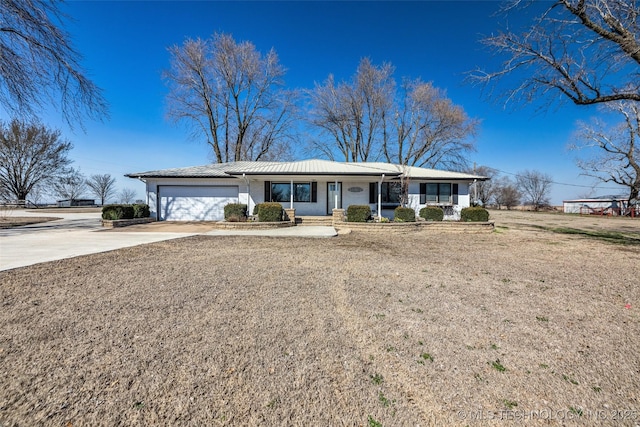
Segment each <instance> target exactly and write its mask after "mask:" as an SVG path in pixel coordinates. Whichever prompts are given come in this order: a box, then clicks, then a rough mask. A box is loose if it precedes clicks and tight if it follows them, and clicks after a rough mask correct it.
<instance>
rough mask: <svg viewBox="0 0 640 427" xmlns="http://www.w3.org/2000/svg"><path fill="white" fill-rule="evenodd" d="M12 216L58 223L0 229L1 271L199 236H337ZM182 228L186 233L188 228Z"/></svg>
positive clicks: (92, 217) (303, 230)
mask: <svg viewBox="0 0 640 427" xmlns="http://www.w3.org/2000/svg"><path fill="white" fill-rule="evenodd" d="M12 215H15V216H16V217H19V216H32V215H33V216H54V217H58V218H61V219H59V220H56V221H49V222H42V223H39V224H32V225H26V226H23V227H15V228H7V229H0V271H2V270H9V269H12V268H18V267H26V266H28V265H33V264H38V263H41V262H48V261H55V260H59V259H64V258H73V257H76V256H80V255H88V254H94V253H98V252H106V251H112V250H115V249H120V248H126V247H130V246H137V245H142V244H145V243H153V242H160V241H162V240H170V239H177V238H180V237H188V236H195V235H198V234H206V235H210V236H274V237H277V236H281V237H333V236H335V235H336V234H337V233H336V230H335V229H334V228H333V227H323V226H317V227H313V226H310V227H289V228H286V229H274V230H215V231H210V230H209V229H206V231H195V232H180V231H179V230H180V228H181V227H180V226H175V227H173V229H172V231H171V232H156V231H149V229H150V228H151V227H152V224H149V226H147V227H142V229H144V230H145V231H144V232H139V231H133V230H135V229H136V227H139V226H133V227H132V231H126V228H123V229H118V230H117V232H113V231H111V230H106V229H103V228H102V225H101V222H100V213H99V212H87V213H64V212H59V211H56V212H47V213H41V212H38V211H31V210H16V211H13V212H12ZM156 224H157V223H156ZM127 228H128V227H127ZM160 228H162V227H160ZM184 228H186V229H189V228H190V227H184ZM191 229H194V227H191Z"/></svg>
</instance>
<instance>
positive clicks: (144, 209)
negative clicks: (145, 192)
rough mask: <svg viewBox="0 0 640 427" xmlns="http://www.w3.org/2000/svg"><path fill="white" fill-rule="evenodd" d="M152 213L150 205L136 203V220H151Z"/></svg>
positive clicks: (134, 212)
mask: <svg viewBox="0 0 640 427" xmlns="http://www.w3.org/2000/svg"><path fill="white" fill-rule="evenodd" d="M150 216H151V211H150V210H149V205H147V204H146V203H136V204H134V205H133V217H134V218H149V217H150Z"/></svg>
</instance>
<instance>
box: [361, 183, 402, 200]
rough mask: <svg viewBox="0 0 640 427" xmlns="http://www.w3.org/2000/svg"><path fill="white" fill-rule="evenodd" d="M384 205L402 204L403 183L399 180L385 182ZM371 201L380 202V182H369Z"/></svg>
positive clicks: (383, 189)
mask: <svg viewBox="0 0 640 427" xmlns="http://www.w3.org/2000/svg"><path fill="white" fill-rule="evenodd" d="M381 190H382V191H381V193H380V194H381V195H382V204H383V205H393V206H399V205H400V196H401V192H402V191H401V190H402V189H401V185H400V183H399V182H383V183H382V188H381ZM369 203H378V183H377V182H371V183H369Z"/></svg>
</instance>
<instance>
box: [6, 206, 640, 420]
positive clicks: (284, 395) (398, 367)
mask: <svg viewBox="0 0 640 427" xmlns="http://www.w3.org/2000/svg"><path fill="white" fill-rule="evenodd" d="M494 218H495V220H496V225H497V226H498V227H497V229H496V232H494V233H491V234H447V233H434V232H432V231H431V232H430V231H421V232H413V233H407V234H395V235H391V234H390V235H384V234H381V233H371V234H368V233H364V232H354V233H351V234H348V235H343V236H339V237H336V238H332V239H296V238H281V239H276V238H262V237H207V236H197V237H191V238H186V239H180V240H174V241H168V242H162V243H156V244H150V245H145V246H138V247H134V248H129V249H122V250H118V251H113V252H108V253H102V254H96V255H90V256H84V257H78V258H74V259H69V260H63V261H56V262H50V263H45V264H40V265H36V266H33V267H28V268H21V269H15V270H10V271H7V272H0V304H1V309H0V327H1V328H0V425H1V426H5V425H7V426H12V425H21V426H22V425H24V426H31V425H41V424H44V425H56V426H64V425H73V426H80V425H322V426H329V425H331V426H334V425H348V426H377V425H384V426H403V425H421V426H425V425H442V426H445V425H471V426H474V425H511V424H518V425H519V424H526V425H548V424H551V425H563V424H564V425H629V426H635V425H638V424H640V401H639V399H640V354H639V351H638V349H639V348H640V286H639V285H640V220H630V219H626V220H625V219H620V218H580V217H565V216H561V215H549V214H538V215H536V214H529V213H521V212H518V213H505V212H499V213H495V215H494ZM565 221H568V223H566V224H565ZM607 221H608V222H607ZM556 222H557V223H556ZM541 227H542V228H541ZM545 228H546V229H545ZM549 228H553V229H554V230H555V232H554V231H549ZM567 228H575V229H578V230H583V231H589V233H585V234H564V232H561V231H567V230H566V229H567ZM616 242H617V243H616ZM620 242H622V243H620ZM476 418H484V419H485V420H484V421H478V420H477V419H476Z"/></svg>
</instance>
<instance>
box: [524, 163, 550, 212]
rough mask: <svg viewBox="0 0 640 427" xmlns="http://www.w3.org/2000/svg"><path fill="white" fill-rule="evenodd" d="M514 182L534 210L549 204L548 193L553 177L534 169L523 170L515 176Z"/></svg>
mask: <svg viewBox="0 0 640 427" xmlns="http://www.w3.org/2000/svg"><path fill="white" fill-rule="evenodd" d="M516 183H517V186H518V189H519V190H520V193H521V194H522V195H523V196H524V197H525V198H526V202H527V203H530V204H531V205H533V208H534V209H535V210H539V209H540V208H541V207H543V206H545V205H548V204H549V195H550V194H549V193H550V192H551V187H552V185H553V178H552V177H551V176H550V175H548V174H545V173H542V172H540V171H536V170H525V171H522V172H520V173H518V175H517V176H516Z"/></svg>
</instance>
